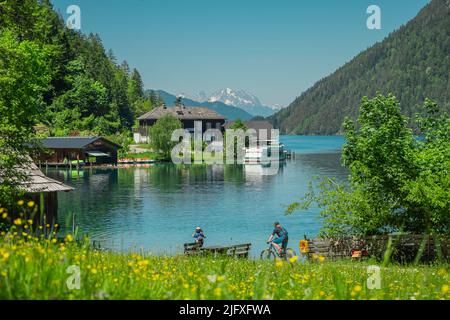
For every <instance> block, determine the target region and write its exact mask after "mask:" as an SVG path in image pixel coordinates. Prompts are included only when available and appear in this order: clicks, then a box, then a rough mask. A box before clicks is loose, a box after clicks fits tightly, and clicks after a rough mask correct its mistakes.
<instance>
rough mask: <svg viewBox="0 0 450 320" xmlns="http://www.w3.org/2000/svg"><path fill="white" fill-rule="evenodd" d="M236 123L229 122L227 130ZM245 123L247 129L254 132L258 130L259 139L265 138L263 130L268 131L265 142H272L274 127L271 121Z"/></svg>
mask: <svg viewBox="0 0 450 320" xmlns="http://www.w3.org/2000/svg"><path fill="white" fill-rule="evenodd" d="M234 122H235V121H230V122H228V123H227V124H226V125H225V129H229V128H230V126H231V125H233V124H234ZM243 123H244V125H245V126H246V127H247V129H254V130H256V132H257V134H258V139H261V138H263V137H262V133H263V131H261V130H267V131H266V132H267V137H264V138H267V139H264V140H270V139H271V137H272V130H273V129H274V128H273V125H272V124H271V123H270V122H269V121H265V120H255V121H252V120H250V121H244V122H243Z"/></svg>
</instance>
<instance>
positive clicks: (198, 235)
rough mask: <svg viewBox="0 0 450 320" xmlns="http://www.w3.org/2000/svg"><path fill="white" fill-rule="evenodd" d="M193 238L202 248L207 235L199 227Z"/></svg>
mask: <svg viewBox="0 0 450 320" xmlns="http://www.w3.org/2000/svg"><path fill="white" fill-rule="evenodd" d="M192 238H194V239H195V242H196V243H199V244H200V245H201V246H203V241H204V239H205V238H206V236H205V234H204V233H203V230H202V228H200V227H197V228H196V229H195V231H194V233H193V234H192Z"/></svg>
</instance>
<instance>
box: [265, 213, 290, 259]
mask: <svg viewBox="0 0 450 320" xmlns="http://www.w3.org/2000/svg"><path fill="white" fill-rule="evenodd" d="M273 226H274V229H273V231H272V234H271V235H270V237H269V239H268V240H267V243H270V242H272V244H273V245H274V247H275V248H276V249H277V250H278V252H279V253H280V256H284V255H285V254H286V249H287V246H288V242H289V237H288V232H287V230H286V229H285V228H283V227H282V226H281V225H280V223H279V222H278V221H277V222H275V223H274V224H273ZM275 236H276V237H275Z"/></svg>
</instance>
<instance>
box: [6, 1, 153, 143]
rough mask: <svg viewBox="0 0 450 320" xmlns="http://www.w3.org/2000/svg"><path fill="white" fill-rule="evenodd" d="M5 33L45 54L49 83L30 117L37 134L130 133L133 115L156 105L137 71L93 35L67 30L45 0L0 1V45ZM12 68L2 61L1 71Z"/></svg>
mask: <svg viewBox="0 0 450 320" xmlns="http://www.w3.org/2000/svg"><path fill="white" fill-rule="evenodd" d="M6 34H8V35H9V36H10V38H11V37H12V38H13V41H14V42H16V43H28V44H29V43H33V44H35V45H36V48H39V50H40V51H42V52H45V54H46V55H45V56H46V59H45V61H44V63H45V64H46V67H48V70H50V74H49V76H50V85H49V86H47V87H46V88H45V90H44V94H43V99H42V101H39V110H38V111H39V112H38V113H37V114H38V116H35V115H33V116H32V115H31V114H30V119H29V121H30V125H32V126H34V127H35V128H36V129H37V132H38V133H39V134H42V135H77V134H84V135H87V134H98V135H106V136H109V135H114V136H116V137H117V136H119V135H120V134H123V135H124V136H125V135H129V134H130V128H131V127H132V126H133V124H134V121H135V119H136V117H137V116H139V115H141V114H143V113H145V112H146V111H148V110H150V109H151V108H152V102H153V103H157V101H155V100H156V99H157V98H156V97H151V96H149V95H146V94H145V93H144V90H143V83H142V79H141V76H140V74H139V72H138V71H137V70H136V69H132V70H130V67H129V66H128V64H127V63H126V62H121V63H119V62H118V61H116V59H115V57H114V55H113V53H112V51H109V52H106V51H105V48H104V47H103V45H102V41H101V39H100V38H99V37H98V36H97V35H94V34H90V35H83V34H82V33H80V32H77V31H74V30H70V29H68V28H67V27H66V26H65V23H64V21H63V19H62V18H61V17H60V16H59V15H58V14H57V13H56V12H55V11H54V10H53V8H52V5H51V3H50V1H49V0H42V1H36V0H20V1H17V0H2V1H0V36H1V38H0V41H2V42H4V43H3V44H2V45H5V42H6V41H7V40H6V39H7V38H6V37H5V35H6ZM10 38H9V39H10ZM10 40H11V39H10ZM11 70H13V68H11V66H8V65H7V64H5V63H2V62H0V75H5V74H8V72H11ZM23 81H27V79H23ZM10 98H11V99H12V97H10ZM152 100H153V101H152ZM6 103H7V102H5V104H6ZM9 108H13V106H10V107H9ZM11 112H13V110H11Z"/></svg>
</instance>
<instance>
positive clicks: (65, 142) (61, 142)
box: [41, 136, 120, 149]
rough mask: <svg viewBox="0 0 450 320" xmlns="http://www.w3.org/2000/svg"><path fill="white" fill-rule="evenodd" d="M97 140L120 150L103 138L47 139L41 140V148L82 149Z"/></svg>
mask: <svg viewBox="0 0 450 320" xmlns="http://www.w3.org/2000/svg"><path fill="white" fill-rule="evenodd" d="M97 140H105V141H106V142H108V143H110V144H112V145H115V146H117V147H119V148H120V145H118V144H117V143H114V142H112V141H110V140H107V139H105V138H103V137H96V136H90V137H78V136H77V137H49V138H45V139H42V140H41V142H42V146H43V147H44V148H45V149H83V148H84V147H86V146H87V145H89V144H91V143H93V142H95V141H97Z"/></svg>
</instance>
